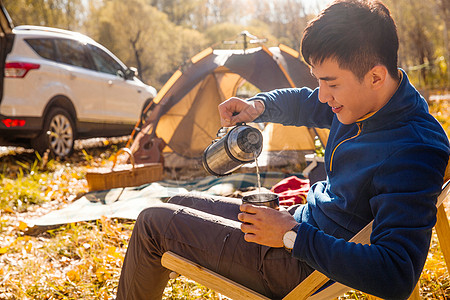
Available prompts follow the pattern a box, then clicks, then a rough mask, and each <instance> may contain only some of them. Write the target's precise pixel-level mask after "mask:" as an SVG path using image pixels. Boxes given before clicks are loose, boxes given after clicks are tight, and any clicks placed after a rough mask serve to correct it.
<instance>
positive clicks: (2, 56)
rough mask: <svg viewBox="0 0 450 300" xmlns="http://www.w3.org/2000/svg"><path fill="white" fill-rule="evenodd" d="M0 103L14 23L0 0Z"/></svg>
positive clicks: (12, 39) (12, 38)
mask: <svg viewBox="0 0 450 300" xmlns="http://www.w3.org/2000/svg"><path fill="white" fill-rule="evenodd" d="M0 10H1V12H0V70H1V71H0V72H1V73H0V104H1V102H2V97H3V78H4V76H5V60H6V55H7V54H8V53H9V52H10V51H11V48H12V45H13V41H14V34H13V33H12V28H13V27H14V25H13V24H12V21H11V18H10V17H9V14H8V12H7V11H6V9H5V7H4V6H3V3H2V2H1V1H0Z"/></svg>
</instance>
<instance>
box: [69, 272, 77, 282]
mask: <svg viewBox="0 0 450 300" xmlns="http://www.w3.org/2000/svg"><path fill="white" fill-rule="evenodd" d="M67 277H68V278H69V279H70V281H73V282H78V281H80V273H79V272H78V271H77V270H70V271H68V272H67Z"/></svg>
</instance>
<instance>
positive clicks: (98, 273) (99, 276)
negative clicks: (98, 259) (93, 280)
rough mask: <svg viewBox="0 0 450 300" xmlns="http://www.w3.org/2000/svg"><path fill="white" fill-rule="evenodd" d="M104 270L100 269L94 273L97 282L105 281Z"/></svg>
mask: <svg viewBox="0 0 450 300" xmlns="http://www.w3.org/2000/svg"><path fill="white" fill-rule="evenodd" d="M106 274H107V273H106V269H105V268H104V267H100V268H98V269H97V271H95V276H97V279H98V281H100V282H103V281H105V280H106V278H105V277H106V276H105V275H106Z"/></svg>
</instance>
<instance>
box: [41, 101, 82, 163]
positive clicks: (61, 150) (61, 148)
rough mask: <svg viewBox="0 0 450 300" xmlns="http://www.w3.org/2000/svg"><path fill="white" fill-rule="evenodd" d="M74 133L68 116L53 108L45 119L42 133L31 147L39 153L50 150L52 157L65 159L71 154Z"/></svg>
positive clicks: (61, 110)
mask: <svg viewBox="0 0 450 300" xmlns="http://www.w3.org/2000/svg"><path fill="white" fill-rule="evenodd" d="M75 133H76V131H75V126H74V122H73V119H72V117H71V116H70V114H69V113H68V112H67V111H66V110H64V109H62V108H59V107H57V108H53V109H51V110H50V112H49V113H48V114H47V116H46V117H45V121H44V127H43V130H42V133H41V134H40V135H39V136H38V137H37V138H36V139H35V141H34V143H33V147H34V149H35V150H37V151H38V152H40V153H44V152H45V151H46V150H47V149H50V152H51V154H52V155H54V156H58V157H66V156H69V155H71V154H72V152H73V146H74V142H75Z"/></svg>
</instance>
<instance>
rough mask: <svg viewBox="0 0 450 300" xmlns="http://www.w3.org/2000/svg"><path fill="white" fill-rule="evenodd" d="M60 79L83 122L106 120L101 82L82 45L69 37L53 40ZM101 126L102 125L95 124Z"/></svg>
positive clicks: (93, 122) (101, 121)
mask: <svg viewBox="0 0 450 300" xmlns="http://www.w3.org/2000/svg"><path fill="white" fill-rule="evenodd" d="M55 44H56V48H57V51H58V62H59V63H61V66H62V68H61V73H62V78H63V80H62V82H64V84H65V86H66V89H67V96H68V97H69V98H70V100H71V101H72V102H73V103H74V104H75V107H76V109H77V117H78V120H79V121H80V122H82V123H84V124H85V125H86V123H90V124H97V123H98V124H102V123H103V122H104V121H105V111H104V108H105V106H104V88H103V85H102V84H103V81H102V80H101V78H99V77H98V76H97V71H96V68H95V66H94V65H93V63H92V61H91V59H90V56H89V54H88V53H87V49H86V46H85V44H83V43H81V42H79V41H77V40H72V39H64V38H58V39H55ZM96 128H97V129H101V126H97V127H96Z"/></svg>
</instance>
